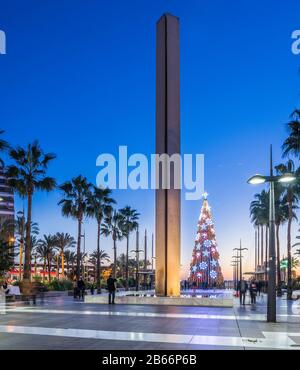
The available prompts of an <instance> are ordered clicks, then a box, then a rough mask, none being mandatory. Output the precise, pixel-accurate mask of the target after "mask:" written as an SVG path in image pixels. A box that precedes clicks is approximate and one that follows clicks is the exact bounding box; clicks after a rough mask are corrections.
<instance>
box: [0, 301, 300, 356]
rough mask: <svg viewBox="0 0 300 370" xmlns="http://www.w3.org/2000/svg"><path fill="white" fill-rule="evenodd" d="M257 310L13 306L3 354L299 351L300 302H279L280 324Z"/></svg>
mask: <svg viewBox="0 0 300 370" xmlns="http://www.w3.org/2000/svg"><path fill="white" fill-rule="evenodd" d="M265 313H266V297H265V296H262V297H260V298H258V304H257V306H256V308H253V307H251V305H246V306H245V307H240V306H239V303H238V301H235V306H234V307H233V308H212V307H178V306H150V305H148V306H140V305H139V306H133V305H110V306H109V305H100V304H85V303H83V302H77V301H73V299H72V298H71V297H61V298H48V299H45V300H44V302H43V303H41V302H39V301H38V302H37V304H36V305H35V306H34V305H32V304H31V305H28V304H27V305H25V304H24V303H21V302H17V303H8V304H7V305H6V310H5V313H3V314H1V315H0V349H9V350H12V349H93V350H100V349H118V350H119V349H128V350H132V349H136V350H139V349H148V350H150V349H153V350H160V349H164V350H171V349H181V350H186V349H189V350H197V349H238V350H248V349H249V350H251V349H299V348H300V302H299V301H296V302H287V301H286V300H284V299H280V300H278V323H276V324H268V323H266V315H265Z"/></svg>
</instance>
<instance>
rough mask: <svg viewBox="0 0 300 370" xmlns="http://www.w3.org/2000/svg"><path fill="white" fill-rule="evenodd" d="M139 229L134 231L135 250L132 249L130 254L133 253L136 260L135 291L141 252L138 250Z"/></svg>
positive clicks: (137, 283)
mask: <svg viewBox="0 0 300 370" xmlns="http://www.w3.org/2000/svg"><path fill="white" fill-rule="evenodd" d="M139 237H140V233H139V228H137V229H136V248H135V249H132V250H131V252H133V253H135V258H136V269H135V290H136V291H138V290H139V263H140V259H139V253H141V252H143V250H142V249H139Z"/></svg>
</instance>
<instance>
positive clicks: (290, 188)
mask: <svg viewBox="0 0 300 370" xmlns="http://www.w3.org/2000/svg"><path fill="white" fill-rule="evenodd" d="M275 168H276V171H277V173H278V175H282V174H285V173H292V174H294V175H295V177H296V181H293V182H292V183H290V184H288V185H286V187H285V191H284V195H283V202H284V204H285V205H287V207H288V220H287V221H288V225H287V255H288V287H287V299H289V300H291V299H292V293H293V286H292V285H293V282H292V243H291V238H292V235H291V229H292V222H293V219H295V212H294V210H295V209H297V208H298V196H299V194H300V181H299V176H300V168H298V169H295V165H294V162H293V161H292V160H289V161H288V162H287V163H285V164H284V163H282V164H279V165H278V166H276V167H275Z"/></svg>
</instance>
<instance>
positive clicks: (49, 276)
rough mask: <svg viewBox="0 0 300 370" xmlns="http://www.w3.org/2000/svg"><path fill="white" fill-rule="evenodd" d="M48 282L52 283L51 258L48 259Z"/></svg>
mask: <svg viewBox="0 0 300 370" xmlns="http://www.w3.org/2000/svg"><path fill="white" fill-rule="evenodd" d="M48 280H49V283H50V281H51V262H50V258H49V257H48Z"/></svg>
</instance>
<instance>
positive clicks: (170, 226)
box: [155, 14, 180, 296]
mask: <svg viewBox="0 0 300 370" xmlns="http://www.w3.org/2000/svg"><path fill="white" fill-rule="evenodd" d="M156 32H157V33H156V153H157V154H164V153H166V154H168V155H169V156H171V155H172V154H176V153H178V154H180V56H179V54H180V53H179V19H178V18H177V17H174V16H172V15H170V14H164V15H163V16H162V17H161V18H160V19H159V20H158V22H157V29H156ZM157 166H158V168H157V171H156V173H157V174H158V173H159V178H160V179H161V178H162V176H163V175H166V167H162V166H159V164H157ZM174 170H175V169H174V167H173V166H171V167H170V184H171V187H170V189H163V188H162V184H161V182H160V184H159V188H158V189H157V190H156V225H155V227H156V276H155V287H156V288H155V289H156V295H158V296H179V295H180V190H179V189H175V188H174Z"/></svg>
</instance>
